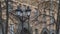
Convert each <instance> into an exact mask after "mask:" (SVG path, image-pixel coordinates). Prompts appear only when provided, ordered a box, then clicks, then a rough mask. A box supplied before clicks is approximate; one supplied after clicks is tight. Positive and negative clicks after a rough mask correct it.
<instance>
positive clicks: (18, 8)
mask: <svg viewBox="0 0 60 34" xmlns="http://www.w3.org/2000/svg"><path fill="white" fill-rule="evenodd" d="M30 12H31V9H30V8H29V6H28V7H27V9H26V10H25V11H23V10H22V9H21V5H19V6H18V7H17V9H16V16H18V18H19V19H20V21H21V23H22V30H23V28H24V27H23V26H24V24H23V23H24V22H25V21H26V20H27V18H26V19H23V18H24V17H25V16H28V19H29V16H30ZM24 13H25V15H24ZM22 34H23V31H22Z"/></svg>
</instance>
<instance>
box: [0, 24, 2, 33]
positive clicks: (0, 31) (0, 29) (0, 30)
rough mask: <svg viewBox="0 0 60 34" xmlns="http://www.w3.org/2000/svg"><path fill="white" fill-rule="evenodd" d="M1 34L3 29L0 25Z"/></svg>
mask: <svg viewBox="0 0 60 34" xmlns="http://www.w3.org/2000/svg"><path fill="white" fill-rule="evenodd" d="M0 34H2V27H1V25H0Z"/></svg>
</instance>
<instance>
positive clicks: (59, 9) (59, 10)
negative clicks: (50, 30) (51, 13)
mask: <svg viewBox="0 0 60 34" xmlns="http://www.w3.org/2000/svg"><path fill="white" fill-rule="evenodd" d="M59 26H60V0H59V4H58V13H57V24H56V34H59V28H60V27H59Z"/></svg>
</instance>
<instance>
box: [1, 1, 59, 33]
mask: <svg viewBox="0 0 60 34" xmlns="http://www.w3.org/2000/svg"><path fill="white" fill-rule="evenodd" d="M58 3H59V1H57V0H11V1H9V2H8V11H9V20H8V34H21V32H22V31H24V33H26V34H56V23H57V13H58ZM18 6H21V7H20V8H21V9H22V10H23V11H25V9H26V8H27V7H28V6H29V7H30V9H31V14H30V18H29V19H26V21H25V22H24V23H23V30H22V23H21V21H20V20H19V18H18V17H16V11H15V10H16V9H17V7H18ZM1 8H2V19H4V20H6V3H5V1H4V0H2V1H1ZM18 15H20V13H19V12H18ZM24 15H25V14H24ZM25 17H27V16H25ZM25 17H24V18H25Z"/></svg>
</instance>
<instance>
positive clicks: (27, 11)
mask: <svg viewBox="0 0 60 34" xmlns="http://www.w3.org/2000/svg"><path fill="white" fill-rule="evenodd" d="M26 13H27V16H28V30H29V19H30V15H31V9H30V7H29V6H28V7H27V10H26Z"/></svg>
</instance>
